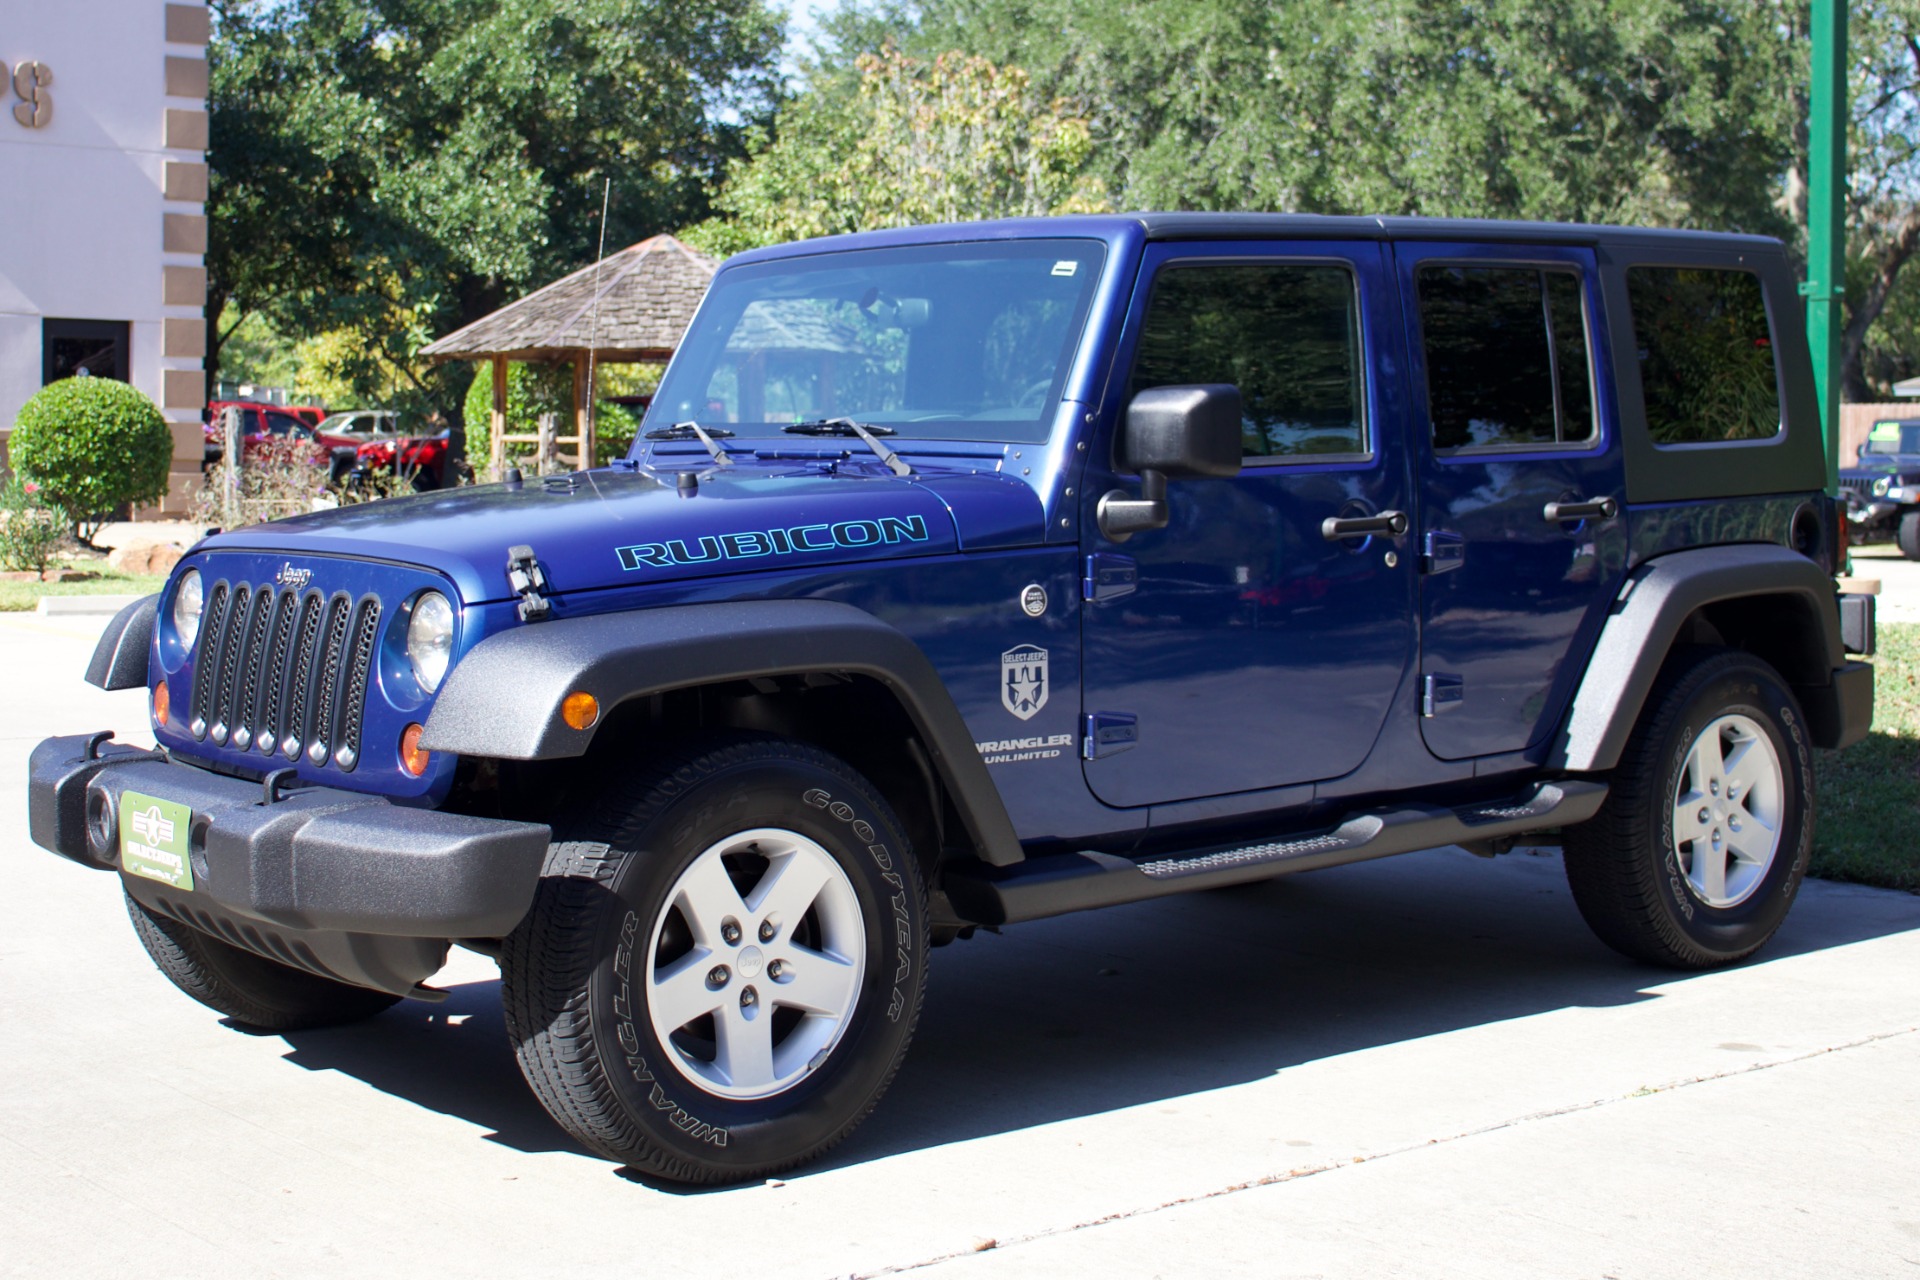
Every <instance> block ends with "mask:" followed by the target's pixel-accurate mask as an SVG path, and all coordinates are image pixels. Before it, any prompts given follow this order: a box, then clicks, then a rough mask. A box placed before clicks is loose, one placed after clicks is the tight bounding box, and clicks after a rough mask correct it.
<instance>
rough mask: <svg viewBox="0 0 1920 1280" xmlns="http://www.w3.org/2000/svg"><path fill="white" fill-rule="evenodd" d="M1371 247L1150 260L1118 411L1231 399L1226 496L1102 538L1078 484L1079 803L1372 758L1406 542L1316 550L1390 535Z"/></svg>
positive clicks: (1394, 656)
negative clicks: (1162, 524) (1191, 398)
mask: <svg viewBox="0 0 1920 1280" xmlns="http://www.w3.org/2000/svg"><path fill="white" fill-rule="evenodd" d="M1390 273H1391V262H1390V260H1389V258H1388V256H1387V252H1386V250H1385V248H1384V247H1383V246H1382V245H1379V244H1376V243H1371V242H1358V243H1333V242H1328V243H1320V242H1302V243H1287V244H1277V243H1231V242H1229V243H1221V244H1186V243H1183V244H1157V245H1150V246H1149V247H1148V250H1147V253H1146V255H1145V261H1144V263H1143V266H1142V274H1141V279H1140V283H1139V286H1138V287H1137V288H1136V290H1135V293H1134V300H1133V303H1132V306H1131V311H1130V314H1129V316H1128V321H1127V337H1126V339H1125V341H1124V342H1123V345H1122V349H1121V352H1120V357H1119V363H1118V365H1117V366H1116V371H1115V376H1114V378H1113V380H1112V384H1111V385H1112V388H1113V390H1112V391H1111V392H1110V394H1109V403H1108V404H1107V405H1106V406H1105V412H1106V416H1107V418H1108V421H1109V422H1111V423H1112V424H1113V429H1114V430H1118V425H1119V423H1120V422H1121V421H1123V420H1124V416H1125V406H1126V404H1127V402H1128V401H1129V400H1131V399H1132V397H1133V395H1134V394H1136V393H1137V392H1139V391H1141V390H1144V389H1146V388H1148V387H1155V386H1168V385H1181V384H1192V383H1231V384H1233V385H1235V386H1237V387H1238V388H1239V389H1240V393H1241V397H1242V399H1243V402H1244V405H1245V416H1244V419H1243V423H1242V427H1243V451H1244V455H1245V460H1244V463H1243V466H1242V470H1241V472H1240V474H1239V475H1238V476H1237V477H1235V478H1233V479H1229V480H1190V479H1189V480H1174V481H1172V483H1171V484H1170V485H1169V487H1168V507H1169V513H1170V516H1171V519H1170V521H1169V523H1168V525H1167V527H1166V528H1164V529H1158V530H1153V531H1151V532H1147V533H1138V534H1135V535H1133V536H1132V537H1131V538H1129V539H1128V540H1126V541H1125V542H1121V543H1113V542H1109V541H1106V540H1105V539H1103V538H1101V537H1100V536H1099V535H1098V532H1097V530H1098V525H1097V522H1096V520H1095V519H1094V513H1095V507H1096V504H1097V502H1098V499H1099V496H1100V495H1101V494H1102V493H1105V492H1107V491H1109V490H1113V489H1119V490H1122V491H1124V492H1126V493H1128V494H1129V495H1132V494H1135V493H1137V492H1138V489H1139V484H1140V482H1139V480H1138V478H1137V477H1134V476H1132V475H1128V474H1123V473H1117V472H1116V471H1115V470H1114V469H1113V468H1112V466H1111V463H1110V461H1109V459H1108V458H1106V457H1097V458H1096V459H1095V461H1094V462H1093V463H1092V464H1091V465H1090V466H1089V467H1088V479H1087V483H1086V486H1085V494H1086V502H1085V505H1084V507H1083V512H1084V521H1083V527H1084V528H1086V529H1088V530H1089V537H1088V541H1087V542H1086V544H1085V550H1086V552H1087V553H1088V561H1089V564H1088V573H1087V580H1088V581H1087V590H1086V594H1087V595H1088V596H1089V597H1090V598H1089V600H1088V602H1087V603H1086V605H1085V608H1084V614H1083V617H1084V624H1083V625H1084V644H1085V648H1084V652H1085V665H1084V668H1083V690H1082V692H1083V696H1084V708H1085V711H1086V713H1087V716H1088V721H1089V723H1088V726H1087V727H1088V732H1087V735H1086V736H1087V739H1088V745H1087V750H1086V754H1087V755H1089V756H1090V757H1091V758H1089V759H1086V761H1085V772H1086V777H1087V782H1088V785H1089V786H1090V787H1091V788H1092V790H1093V792H1094V794H1095V795H1097V796H1098V797H1099V798H1100V799H1101V800H1102V801H1103V802H1105V803H1107V804H1110V805H1116V806H1137V805H1149V804H1158V803H1164V802H1169V801H1175V800H1182V799H1188V798H1194V797H1201V796H1214V795H1224V794H1227V793H1230V792H1241V791H1252V790H1258V789H1262V788H1269V787H1279V786H1286V785H1289V784H1293V783H1300V782H1309V781H1313V780H1317V779H1322V778H1332V777H1338V776H1339V775H1341V774H1344V773H1347V772H1350V771H1351V770H1353V769H1354V768H1356V767H1358V766H1359V765H1360V763H1361V762H1362V761H1363V760H1365V759H1366V757H1367V753H1368V752H1369V751H1370V750H1371V749H1372V746H1373V743H1374V741H1375V739H1376V738H1378V736H1379V734H1380V731H1381V726H1382V723H1383V722H1384V721H1385V719H1386V715H1387V709H1388V707H1389V706H1390V705H1391V704H1392V701H1393V697H1394V694H1395V691H1396V690H1397V689H1398V688H1399V686H1400V683H1401V681H1402V679H1403V678H1404V677H1405V676H1406V674H1407V669H1408V667H1409V666H1410V664H1411V662H1412V658H1413V651H1414V627H1413V596H1414V579H1413V573H1414V565H1413V564H1412V562H1411V557H1409V556H1408V554H1407V546H1408V539H1407V538H1406V537H1405V536H1402V537H1399V538H1395V537H1391V536H1384V535H1372V536H1369V535H1366V534H1347V535H1344V536H1342V535H1338V534H1337V531H1335V533H1336V536H1329V531H1328V530H1327V529H1325V528H1324V527H1323V526H1324V524H1325V522H1326V521H1327V520H1329V519H1341V518H1345V519H1348V520H1355V519H1365V518H1367V517H1373V516H1380V515H1384V514H1386V513H1388V512H1396V511H1397V512H1403V513H1404V512H1407V511H1408V510H1409V505H1408V504H1409V502H1410V494H1409V492H1408V483H1409V481H1408V470H1409V468H1408V462H1407V458H1406V456H1405V453H1404V450H1403V446H1402V426H1401V424H1402V421H1403V415H1404V407H1403V403H1402V398H1401V393H1400V386H1401V375H1400V374H1399V372H1398V371H1399V370H1400V368H1401V356H1400V345H1399V343H1400V337H1399V335H1400V325H1399V319H1398V315H1399V313H1398V308H1397V305H1396V302H1395V297H1394V293H1393V289H1392V280H1391V274H1390Z"/></svg>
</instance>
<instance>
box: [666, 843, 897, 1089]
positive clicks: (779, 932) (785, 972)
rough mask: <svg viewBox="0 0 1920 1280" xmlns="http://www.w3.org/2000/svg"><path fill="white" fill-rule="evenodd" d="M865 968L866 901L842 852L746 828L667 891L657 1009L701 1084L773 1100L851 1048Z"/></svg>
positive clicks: (687, 1072)
mask: <svg viewBox="0 0 1920 1280" xmlns="http://www.w3.org/2000/svg"><path fill="white" fill-rule="evenodd" d="M730 873H731V874H730ZM866 962H867V933H866V925H865V922H864V921H863V920H862V919H861V914H860V900H859V898H858V897H857V896H855V894H854V891H853V882H852V881H850V880H849V879H848V878H847V873H846V872H845V871H843V870H842V869H841V867H840V864H839V863H838V862H836V861H834V859H833V855H831V854H829V853H828V852H827V851H826V850H825V849H824V848H822V847H821V846H820V845H819V844H817V843H815V842H814V841H813V840H810V839H808V838H807V837H806V836H803V835H801V834H799V833H798V832H794V831H786V830H782V829H780V828H776V827H760V828H756V829H754V830H751V831H742V832H739V833H737V834H734V835H731V836H728V837H727V838H726V839H724V840H721V841H719V842H718V843H716V844H714V845H712V846H711V847H709V848H708V849H706V850H705V851H703V852H702V853H701V854H700V856H699V857H697V858H695V859H694V860H693V862H692V863H690V864H689V865H688V867H687V869H686V870H685V871H683V872H681V873H680V878H679V879H678V880H677V881H675V882H674V885H673V888H672V890H671V891H670V892H669V893H668V894H667V901H666V905H665V906H664V907H663V908H662V909H661V911H660V916H659V918H658V919H656V920H655V921H654V922H653V934H652V937H651V938H650V940H649V942H648V946H647V1012H648V1014H649V1016H650V1017H651V1018H652V1020H653V1032H654V1035H655V1036H656V1037H658V1039H659V1041H660V1043H661V1044H662V1045H664V1046H666V1048H667V1051H668V1055H669V1057H670V1059H671V1061H672V1062H673V1064H674V1066H675V1067H677V1068H678V1069H679V1070H680V1073H681V1074H682V1075H684V1076H685V1077H686V1078H687V1079H688V1081H690V1082H691V1083H692V1084H694V1085H695V1086H696V1087H698V1088H700V1089H704V1090H705V1091H706V1092H708V1093H711V1094H715V1095H717V1096H719V1097H723V1098H743V1099H746V1098H766V1097H771V1096H772V1095H774V1094H776V1093H780V1092H781V1091H783V1090H785V1089H788V1088H790V1087H792V1086H793V1085H794V1084H796V1083H798V1082H799V1081H800V1080H802V1079H804V1078H805V1077H806V1076H807V1074H808V1073H809V1072H811V1071H812V1070H813V1069H814V1068H815V1067H816V1066H818V1065H819V1064H820V1063H822V1062H824V1061H825V1060H826V1057H827V1055H828V1054H829V1053H831V1052H832V1051H833V1047H834V1046H835V1045H836V1044H838V1043H839V1042H840V1037H841V1036H842V1035H843V1034H845V1032H846V1029H847V1023H848V1021H849V1020H850V1019H851V1018H852V1016H853V1012H854V1007H855V1005H856V1004H858V1002H859V996H860V982H861V979H862V978H863V977H864V976H865V972H866Z"/></svg>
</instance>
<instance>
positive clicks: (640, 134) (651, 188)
mask: <svg viewBox="0 0 1920 1280" xmlns="http://www.w3.org/2000/svg"><path fill="white" fill-rule="evenodd" d="M214 8H215V13H216V17H217V26H216V34H215V41H214V45H213V47H212V50H211V61H212V64H213V68H212V71H213V84H212V93H211V110H212V117H213V120H212V143H211V147H210V150H209V159H210V164H211V168H212V189H211V192H210V197H209V211H210V213H211V215H212V218H211V221H212V226H213V240H212V243H211V244H210V246H209V252H208V255H207V264H208V275H209V296H208V314H209V317H210V318H211V320H212V321H213V324H214V326H215V332H214V345H213V346H212V348H211V350H210V354H209V364H210V365H213V366H215V367H216V368H217V363H218V360H219V349H218V342H219V341H220V340H221V339H222V338H224V337H225V335H226V334H227V333H229V332H231V330H232V328H233V327H234V326H235V325H236V324H237V323H238V322H239V321H240V319H242V318H243V317H244V316H245V315H246V314H247V313H249V312H251V311H254V310H259V309H265V310H267V311H269V312H270V313H271V314H272V316H273V318H274V321H275V323H276V326H277V327H278V328H280V329H281V330H282V331H284V332H290V333H300V334H315V333H324V332H329V331H340V330H345V331H349V332H351V333H353V334H354V335H356V337H357V338H358V340H359V345H360V348H361V353H362V364H361V365H360V367H359V368H358V370H357V371H356V370H354V369H353V368H351V367H349V368H348V370H347V372H348V374H349V378H348V381H349V383H350V385H359V384H366V385H367V386H368V387H369V388H371V387H373V386H376V385H378V384H379V382H380V381H381V379H382V378H384V379H386V380H387V381H388V382H390V383H393V384H394V385H396V386H397V387H398V388H399V391H398V393H397V398H399V399H401V400H411V401H412V403H395V404H393V405H392V406H391V407H395V408H399V409H402V410H403V411H405V410H410V409H411V410H414V411H416V412H418V411H423V410H424V409H426V408H427V407H429V406H433V407H438V408H441V409H442V410H444V411H446V412H448V413H449V414H452V413H454V412H456V411H457V409H458V406H459V392H460V391H461V389H462V388H463V387H464V383H465V379H466V377H467V371H466V370H465V369H464V367H460V366H453V367H449V368H430V367H423V366H421V365H420V363H419V362H418V360H417V355H416V353H417V352H418V350H419V348H420V346H421V345H423V344H424V342H425V341H427V340H430V338H431V337H432V336H434V335H436V334H438V333H444V332H446V331H448V330H450V329H452V328H454V327H457V326H458V325H461V324H464V323H467V322H469V321H471V320H474V319H477V318H479V317H480V316H482V315H484V314H486V313H487V312H489V311H492V310H493V309H495V308H496V307H498V306H499V305H500V304H501V303H503V302H504V301H506V300H507V299H508V298H510V297H511V296H513V295H514V294H515V293H517V292H521V291H524V290H526V289H527V288H529V287H532V286H534V285H537V284H541V283H544V282H546V281H547V280H550V279H553V278H555V277H557V276H559V275H561V274H563V273H564V272H566V271H570V270H573V269H574V268H576V267H577V266H579V264H580V263H581V262H583V261H588V260H591V258H592V256H593V254H594V252H595V251H596V247H597V242H598V237H599V231H600V227H599V222H600V212H601V205H602V197H603V184H604V182H605V181H606V180H611V181H612V184H613V194H612V201H611V212H610V216H609V225H608V230H607V243H609V244H611V245H624V244H628V243H631V242H633V241H636V240H639V239H641V238H643V237H644V236H646V235H650V234H653V233H654V232H657V231H660V230H663V229H666V228H668V227H672V226H677V225H681V224H684V223H686V222H688V221H692V220H695V219H697V218H699V217H701V216H703V215H704V213H705V212H706V209H707V190H708V187H709V186H710V184H711V183H712V181H713V179H714V178H715V177H716V176H717V175H718V174H719V173H720V172H721V171H722V169H723V167H724V165H725V163H726V161H727V160H728V159H729V158H731V157H734V156H737V155H739V154H741V153H742V151H743V141H744V135H745V130H746V129H747V128H748V127H749V126H750V125H751V124H752V123H753V122H754V121H756V120H758V119H760V118H761V117H762V116H764V115H765V114H766V112H767V111H768V110H770V107H771V104H772V101H773V96H774V92H775V83H774V79H773V69H772V67H773V59H774V57H775V55H776V53H777V52H778V49H779V44H780V36H781V27H780V22H779V20H778V18H777V17H776V16H775V15H774V14H773V12H772V11H770V10H769V9H768V7H767V5H766V4H765V3H764V0H309V2H308V3H303V4H299V5H288V4H280V3H270V2H268V0H224V2H223V0H215V5H214Z"/></svg>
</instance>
